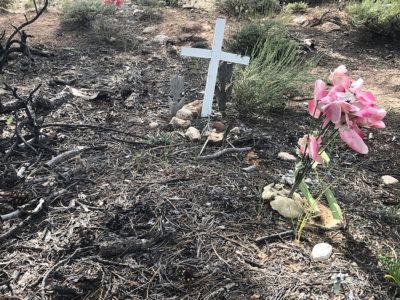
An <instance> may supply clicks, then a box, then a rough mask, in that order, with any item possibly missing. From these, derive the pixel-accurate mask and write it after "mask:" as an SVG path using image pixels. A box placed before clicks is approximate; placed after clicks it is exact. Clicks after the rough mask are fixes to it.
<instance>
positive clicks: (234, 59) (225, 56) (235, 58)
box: [221, 52, 250, 66]
mask: <svg viewBox="0 0 400 300" xmlns="http://www.w3.org/2000/svg"><path fill="white" fill-rule="evenodd" d="M221 60H224V61H227V62H231V63H235V64H242V65H246V66H247V65H248V64H249V62H250V57H248V56H240V55H237V54H233V53H227V52H222V53H221Z"/></svg>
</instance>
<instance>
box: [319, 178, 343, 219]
mask: <svg viewBox="0 0 400 300" xmlns="http://www.w3.org/2000/svg"><path fill="white" fill-rule="evenodd" d="M320 182H321V184H322V187H323V189H324V191H325V192H324V194H325V197H326V199H327V200H328V203H329V208H330V209H331V212H332V216H333V218H334V219H335V220H343V215H342V210H341V209H340V206H339V204H338V203H337V201H336V198H335V196H334V195H333V193H332V191H331V189H330V188H328V186H327V185H326V183H325V182H323V181H322V180H320Z"/></svg>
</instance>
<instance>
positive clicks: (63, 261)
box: [40, 247, 93, 300]
mask: <svg viewBox="0 0 400 300" xmlns="http://www.w3.org/2000/svg"><path fill="white" fill-rule="evenodd" d="M91 248H93V247H86V248H78V249H76V250H75V251H74V253H72V254H71V255H70V256H68V257H67V258H65V259H62V260H60V261H59V262H58V263H56V264H55V265H53V266H52V267H51V268H50V269H49V270H48V271H47V272H46V274H45V275H44V276H43V279H42V285H41V287H40V290H41V298H42V300H46V295H45V293H46V292H45V288H46V281H47V278H48V277H49V275H50V273H51V272H53V271H54V270H56V269H57V268H58V267H59V266H61V265H63V264H65V263H68V262H69V261H70V260H71V259H73V258H74V257H75V256H76V255H77V254H78V253H79V252H80V251H82V250H87V249H91Z"/></svg>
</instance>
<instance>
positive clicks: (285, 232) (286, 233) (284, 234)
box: [255, 229, 294, 243]
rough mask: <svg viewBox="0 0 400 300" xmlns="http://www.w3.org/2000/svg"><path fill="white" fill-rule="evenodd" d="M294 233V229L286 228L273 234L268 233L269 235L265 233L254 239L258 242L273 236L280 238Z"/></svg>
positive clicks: (273, 237)
mask: <svg viewBox="0 0 400 300" xmlns="http://www.w3.org/2000/svg"><path fill="white" fill-rule="evenodd" d="M293 233H294V230H293V229H292V230H287V231H284V232H279V233H275V234H270V235H265V236H262V237H259V238H257V239H256V240H255V242H256V243H260V242H263V241H266V240H271V239H275V238H282V237H284V236H288V235H291V234H293Z"/></svg>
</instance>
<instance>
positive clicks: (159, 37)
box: [154, 34, 169, 44]
mask: <svg viewBox="0 0 400 300" xmlns="http://www.w3.org/2000/svg"><path fill="white" fill-rule="evenodd" d="M168 40H169V37H168V36H166V35H164V34H159V35H156V36H155V37H154V41H155V42H158V43H161V44H163V43H166V42H167V41H168Z"/></svg>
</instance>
